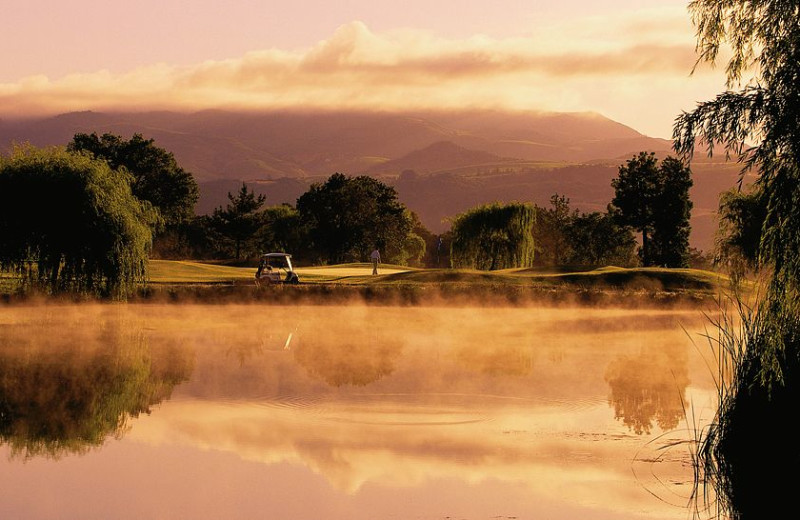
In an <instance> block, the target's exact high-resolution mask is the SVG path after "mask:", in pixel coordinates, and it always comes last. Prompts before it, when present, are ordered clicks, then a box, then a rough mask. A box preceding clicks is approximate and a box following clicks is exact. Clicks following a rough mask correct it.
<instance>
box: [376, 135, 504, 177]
mask: <svg viewBox="0 0 800 520" xmlns="http://www.w3.org/2000/svg"><path fill="white" fill-rule="evenodd" d="M504 162H507V163H513V162H515V160H514V159H504V158H502V157H499V156H497V155H495V154H493V153H489V152H484V151H481V150H468V149H467V148H464V147H463V146H459V145H457V144H455V143H453V142H452V141H439V142H437V143H433V144H432V145H430V146H427V147H425V148H423V149H421V150H414V151H413V152H411V153H408V154H406V155H404V156H403V157H400V158H398V159H392V160H388V161H385V162H381V163H379V164H376V165H374V166H371V167H370V168H368V169H367V170H366V173H368V174H381V173H384V174H387V173H388V174H392V173H398V172H403V171H405V170H414V171H416V172H419V173H434V172H441V171H454V170H459V169H461V168H465V167H472V168H481V167H487V166H488V167H491V166H495V165H497V164H502V163H504Z"/></svg>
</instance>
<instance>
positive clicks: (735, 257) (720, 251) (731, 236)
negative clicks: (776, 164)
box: [714, 186, 767, 276]
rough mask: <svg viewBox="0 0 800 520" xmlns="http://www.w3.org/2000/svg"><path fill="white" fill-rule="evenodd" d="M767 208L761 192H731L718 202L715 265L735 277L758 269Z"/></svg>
mask: <svg viewBox="0 0 800 520" xmlns="http://www.w3.org/2000/svg"><path fill="white" fill-rule="evenodd" d="M766 214H767V208H766V201H765V200H764V196H763V193H762V191H761V190H760V189H758V188H755V187H752V186H751V187H750V189H748V190H746V191H742V190H740V189H738V188H732V189H730V190H728V191H726V192H724V193H723V194H722V196H721V197H720V202H719V211H718V215H719V230H718V231H717V238H716V244H715V249H716V251H715V259H714V261H715V263H717V265H725V266H727V268H728V269H729V270H730V271H731V272H732V273H733V274H735V275H737V276H739V275H742V274H744V273H745V271H749V270H753V269H757V268H758V265H759V257H760V256H761V255H760V253H759V250H760V247H761V227H762V225H763V223H764V220H765V219H766Z"/></svg>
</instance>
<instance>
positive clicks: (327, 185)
mask: <svg viewBox="0 0 800 520" xmlns="http://www.w3.org/2000/svg"><path fill="white" fill-rule="evenodd" d="M297 211H298V213H299V214H300V220H301V223H302V225H303V226H304V227H305V229H306V230H307V231H308V236H309V239H310V241H311V246H312V247H313V249H315V250H316V251H317V252H318V254H320V256H321V258H323V259H325V260H326V261H327V262H329V263H341V262H347V261H365V260H367V258H368V257H369V253H370V251H372V249H374V248H375V247H376V246H377V247H379V248H381V249H384V250H385V251H384V252H383V254H382V256H383V257H384V258H385V259H387V260H389V259H391V258H393V257H396V256H397V255H398V254H399V252H400V251H402V250H403V246H404V244H405V243H406V239H407V236H408V234H409V232H410V231H411V227H412V222H411V218H410V215H409V214H408V212H407V211H406V208H405V206H404V205H403V204H402V203H401V202H400V201H399V200H397V192H396V191H395V189H394V188H393V187H391V186H387V185H386V184H384V183H382V182H381V181H379V180H377V179H374V178H372V177H367V176H359V177H348V176H346V175H344V174H342V173H334V174H333V175H331V176H330V177H329V178H328V179H327V180H326V181H325V182H324V183H314V184H312V185H311V187H310V188H309V190H308V191H307V192H306V193H304V194H303V195H301V196H300V198H298V199H297Z"/></svg>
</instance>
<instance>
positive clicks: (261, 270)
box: [256, 253, 300, 287]
mask: <svg viewBox="0 0 800 520" xmlns="http://www.w3.org/2000/svg"><path fill="white" fill-rule="evenodd" d="M282 283H300V279H299V278H298V277H297V273H295V272H294V269H293V268H292V255H290V254H287V253H267V254H265V255H261V260H260V261H259V262H258V270H257V271H256V285H257V286H258V287H261V286H262V285H272V284H282Z"/></svg>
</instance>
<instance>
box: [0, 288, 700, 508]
mask: <svg viewBox="0 0 800 520" xmlns="http://www.w3.org/2000/svg"><path fill="white" fill-rule="evenodd" d="M705 327H707V321H706V319H705V318H703V316H702V315H701V313H700V312H699V311H698V310H689V311H682V312H679V311H652V310H641V311H631V310H594V309H585V308H584V309H548V308H524V309H521V308H505V309H480V308H444V307H417V308H384V307H362V306H352V307H327V306H320V307H273V306H259V305H246V306H222V305H182V306H178V305H155V304H153V305H147V304H144V305H132V304H122V305H111V304H109V305H78V306H54V305H51V306H42V307H4V308H0V467H1V468H2V469H1V470H0V518H13V519H38V518H42V519H45V518H46V519H51V518H66V519H92V518H98V519H108V518H120V519H126V518H131V519H133V518H135V519H142V518H165V519H173V518H176V519H177V518H180V519H183V518H189V519H193V518H210V519H211V518H213V519H219V518H242V519H252V518H275V519H286V520H292V519H332V520H338V519H347V520H357V519H506V518H515V519H544V518H546V519H550V520H553V519H556V520H558V519H584V520H599V519H614V520H625V519H676V520H677V519H681V520H682V519H685V518H687V515H688V514H689V510H688V509H687V504H688V497H689V494H690V491H691V485H692V468H691V460H690V456H689V455H690V454H689V448H688V446H686V445H684V444H680V443H676V441H680V440H685V439H688V438H691V437H692V436H693V430H694V429H695V428H698V427H700V426H702V425H703V424H705V423H707V422H708V420H709V419H710V418H711V417H712V415H713V410H714V404H715V391H714V385H713V382H712V380H711V379H712V378H711V372H710V371H709V368H708V366H707V364H706V360H704V359H703V358H704V357H710V356H706V354H705V352H706V351H707V350H708V344H707V342H706V340H704V339H703V338H701V337H700V335H699V334H700V332H701V331H702V330H703V329H704V328H705ZM687 409H689V410H691V411H690V412H688V413H689V414H690V415H691V416H692V417H691V420H690V421H689V422H690V423H691V424H690V425H689V426H688V427H687V421H686V419H685V417H686V415H687V412H685V410H687Z"/></svg>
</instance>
